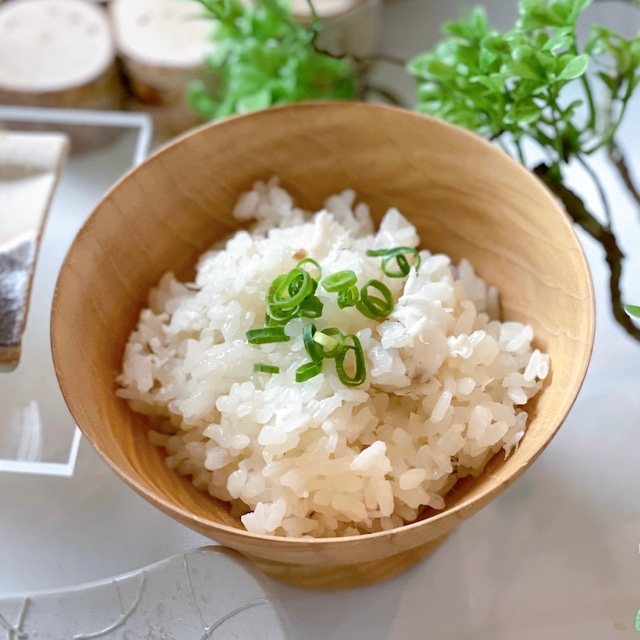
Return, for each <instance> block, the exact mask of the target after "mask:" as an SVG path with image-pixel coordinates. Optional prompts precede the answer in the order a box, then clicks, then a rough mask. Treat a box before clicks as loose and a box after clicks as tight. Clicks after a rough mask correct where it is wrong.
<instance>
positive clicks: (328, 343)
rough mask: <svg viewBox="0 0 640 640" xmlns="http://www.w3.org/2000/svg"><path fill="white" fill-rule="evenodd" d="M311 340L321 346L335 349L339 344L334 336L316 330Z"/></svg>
mask: <svg viewBox="0 0 640 640" xmlns="http://www.w3.org/2000/svg"><path fill="white" fill-rule="evenodd" d="M313 341H314V342H317V343H318V344H319V345H320V346H321V347H326V348H327V349H335V348H336V347H337V346H338V345H339V344H340V343H339V342H338V341H337V340H336V339H335V338H332V337H331V336H328V335H327V334H326V333H323V332H322V331H316V332H315V333H314V334H313Z"/></svg>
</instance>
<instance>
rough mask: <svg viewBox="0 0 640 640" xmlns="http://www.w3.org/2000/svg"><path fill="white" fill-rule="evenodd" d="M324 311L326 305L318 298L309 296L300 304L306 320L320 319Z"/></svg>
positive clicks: (301, 312) (301, 313)
mask: <svg viewBox="0 0 640 640" xmlns="http://www.w3.org/2000/svg"><path fill="white" fill-rule="evenodd" d="M323 309H324V304H323V303H322V300H320V298H318V296H309V297H308V298H307V299H306V300H303V301H302V302H301V303H300V315H301V316H304V317H305V318H319V317H320V316H321V315H322V310H323Z"/></svg>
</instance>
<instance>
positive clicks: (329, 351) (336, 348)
mask: <svg viewBox="0 0 640 640" xmlns="http://www.w3.org/2000/svg"><path fill="white" fill-rule="evenodd" d="M313 341H314V342H315V343H317V344H318V345H320V351H321V353H322V357H323V358H335V357H336V356H337V355H338V354H339V353H340V352H341V351H342V349H343V348H344V334H343V333H342V331H340V329H336V328H335V327H329V328H328V329H323V330H322V331H316V332H315V333H314V334H313Z"/></svg>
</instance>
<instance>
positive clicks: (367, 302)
mask: <svg viewBox="0 0 640 640" xmlns="http://www.w3.org/2000/svg"><path fill="white" fill-rule="evenodd" d="M370 287H371V288H373V289H377V290H378V291H379V292H380V293H381V294H382V296H383V297H382V298H379V297H378V296H372V295H370V294H369V291H368V289H369V288H370ZM393 306H394V303H393V295H392V293H391V291H390V290H389V287H387V285H385V284H383V283H382V282H380V280H369V282H367V284H365V285H364V287H362V289H360V300H359V301H358V303H357V304H356V309H358V311H360V313H361V314H362V315H363V316H366V317H367V318H371V319H372V320H376V319H378V318H386V317H387V316H388V315H389V314H390V313H391V312H392V311H393Z"/></svg>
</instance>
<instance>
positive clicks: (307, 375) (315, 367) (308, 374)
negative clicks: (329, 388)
mask: <svg viewBox="0 0 640 640" xmlns="http://www.w3.org/2000/svg"><path fill="white" fill-rule="evenodd" d="M320 373H322V362H306V363H305V364H303V365H300V366H299V367H298V368H297V369H296V382H305V381H307V380H311V378H315V377H316V376H317V375H318V374H320Z"/></svg>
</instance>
